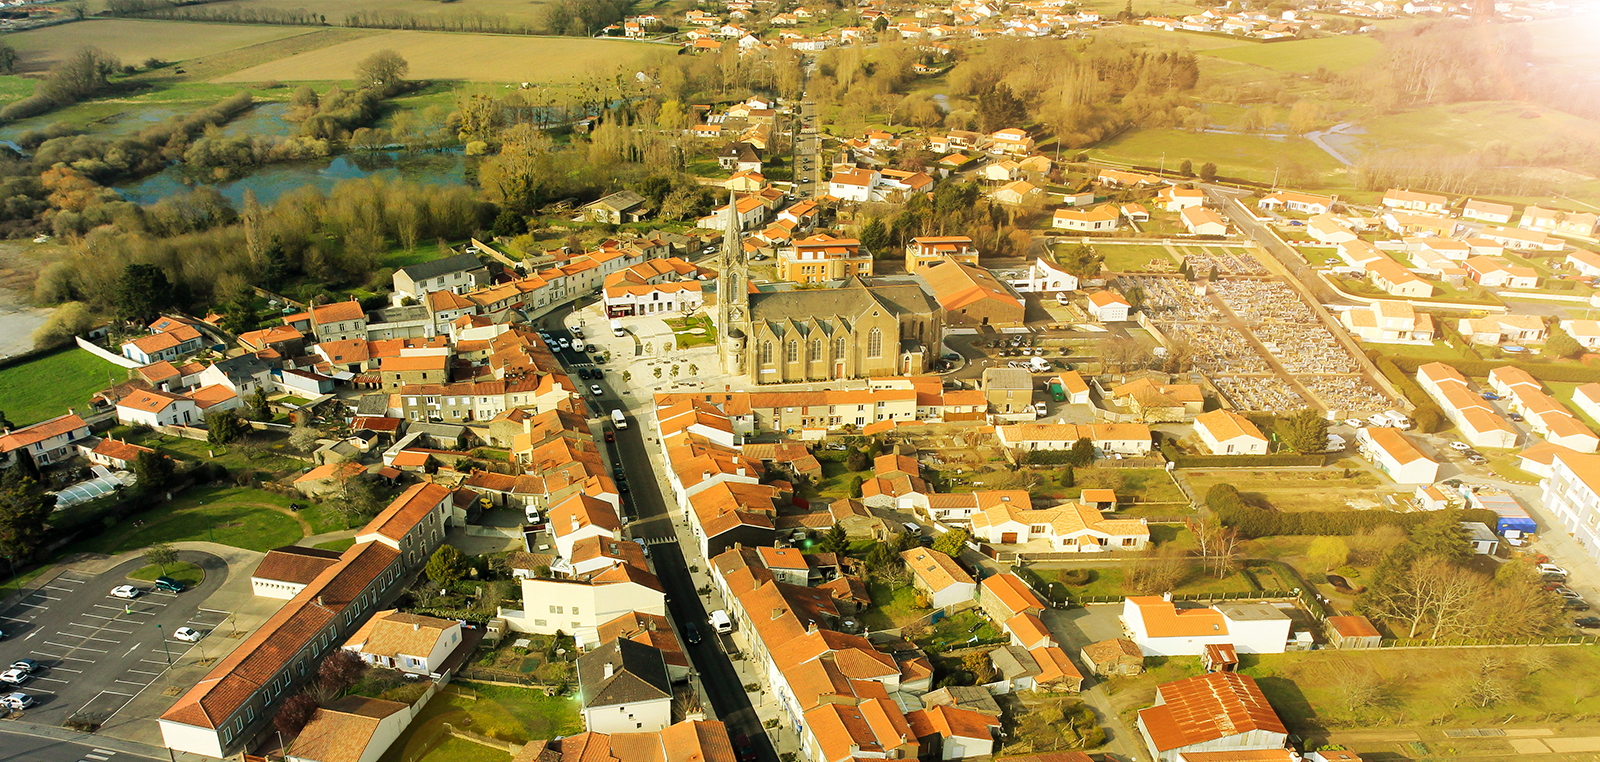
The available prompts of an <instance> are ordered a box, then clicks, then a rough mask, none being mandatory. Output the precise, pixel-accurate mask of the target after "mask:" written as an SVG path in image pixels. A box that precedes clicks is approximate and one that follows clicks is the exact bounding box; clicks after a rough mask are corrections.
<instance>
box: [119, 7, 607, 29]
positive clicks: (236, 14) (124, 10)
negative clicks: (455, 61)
mask: <svg viewBox="0 0 1600 762" xmlns="http://www.w3.org/2000/svg"><path fill="white" fill-rule="evenodd" d="M214 2H216V0H197V1H196V2H173V1H172V0H108V2H107V3H106V10H107V12H108V13H110V14H111V15H113V16H124V17H136V18H157V19H173V20H181V21H207V22H217V23H229V24H274V25H287V26H328V25H329V24H328V15H327V14H326V13H322V12H319V11H316V10H309V9H305V8H293V9H279V8H258V7H251V6H248V5H236V4H216V5H213V4H212V3H214ZM632 5H633V3H632V2H631V0H561V1H560V2H554V3H550V4H548V5H546V6H545V8H544V10H543V12H542V13H541V14H540V15H539V17H538V18H537V20H535V21H531V22H530V21H524V20H521V19H514V18H511V16H509V15H507V14H504V13H488V12H484V11H481V10H478V9H475V8H474V9H455V10H451V11H449V12H444V13H412V12H410V11H402V10H392V9H362V10H354V11H350V12H348V13H345V14H344V15H343V16H342V17H336V23H337V24H338V25H339V26H345V27H352V28H365V29H404V30H415V31H428V32H471V33H477V34H522V35H533V34H548V35H565V36H571V37H593V36H594V35H596V34H599V33H600V30H602V29H604V28H605V27H607V26H610V25H611V24H615V23H617V22H619V21H621V20H622V18H623V16H624V15H626V14H627V12H628V9H629V8H630V7H632Z"/></svg>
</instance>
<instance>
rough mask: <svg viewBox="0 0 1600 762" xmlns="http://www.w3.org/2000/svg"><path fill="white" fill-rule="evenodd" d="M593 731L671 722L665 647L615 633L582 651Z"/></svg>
mask: <svg viewBox="0 0 1600 762" xmlns="http://www.w3.org/2000/svg"><path fill="white" fill-rule="evenodd" d="M578 687H579V695H580V696H582V697H583V724H584V727H586V728H588V730H589V732H590V733H653V732H655V731H658V730H662V729H664V728H666V727H667V726H668V725H671V724H672V681H671V678H669V677H668V675H667V665H666V660H665V659H664V658H663V657H662V654H661V651H660V650H658V649H656V648H655V647H653V646H648V645H645V644H643V643H639V642H637V641H633V640H628V639H626V638H617V639H616V640H612V641H610V642H607V643H603V644H601V645H600V646H599V647H597V648H593V649H590V650H589V651H587V652H586V653H584V654H583V655H582V656H580V657H578Z"/></svg>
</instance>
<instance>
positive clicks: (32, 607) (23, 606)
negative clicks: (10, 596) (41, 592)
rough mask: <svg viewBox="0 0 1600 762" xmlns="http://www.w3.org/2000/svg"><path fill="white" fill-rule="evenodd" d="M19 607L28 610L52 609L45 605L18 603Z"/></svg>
mask: <svg viewBox="0 0 1600 762" xmlns="http://www.w3.org/2000/svg"><path fill="white" fill-rule="evenodd" d="M17 605H18V606H20V607H22V608H26V609H48V608H50V607H49V606H45V605H42V604H38V603H18V604H17Z"/></svg>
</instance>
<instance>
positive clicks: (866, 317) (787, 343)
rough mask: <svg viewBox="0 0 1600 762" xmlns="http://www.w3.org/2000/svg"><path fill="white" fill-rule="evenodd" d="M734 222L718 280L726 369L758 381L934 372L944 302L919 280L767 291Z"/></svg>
mask: <svg viewBox="0 0 1600 762" xmlns="http://www.w3.org/2000/svg"><path fill="white" fill-rule="evenodd" d="M748 267H749V266H748V262H747V261H746V259H745V251H744V242H743V241H742V240H741V236H740V234H739V230H738V227H737V226H736V225H732V224H730V225H729V226H728V230H727V232H726V233H725V234H724V235H723V239H722V255H721V261H720V262H719V268H718V269H720V270H721V275H720V276H719V278H718V282H717V315H718V333H719V336H720V341H721V352H720V355H721V362H722V371H723V372H724V373H727V374H729V375H745V376H749V377H750V379H751V380H752V381H755V382H756V383H758V384H783V383H797V382H805V381H827V380H831V379H842V378H870V377H874V376H908V375H915V374H919V373H927V372H928V371H929V370H930V369H931V367H932V365H933V362H934V361H935V360H937V359H939V353H940V347H941V346H942V344H943V342H944V310H943V309H942V308H941V307H940V306H939V303H938V301H936V300H935V299H934V298H933V296H932V295H930V294H929V293H928V292H926V291H924V290H923V289H922V287H921V286H920V285H917V284H916V283H906V284H895V285H888V286H872V285H868V284H867V283H866V282H864V281H862V280H861V279H860V278H856V277H851V278H849V279H847V280H845V282H844V284H843V285H842V286H841V287H839V288H829V289H794V290H790V291H772V292H764V291H758V290H756V289H754V288H753V287H752V286H751V284H750V277H749V269H748Z"/></svg>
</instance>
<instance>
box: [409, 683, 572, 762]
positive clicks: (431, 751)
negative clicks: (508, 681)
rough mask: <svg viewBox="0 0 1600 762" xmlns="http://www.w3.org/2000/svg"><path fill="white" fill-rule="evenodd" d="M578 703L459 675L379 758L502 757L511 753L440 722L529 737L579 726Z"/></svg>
mask: <svg viewBox="0 0 1600 762" xmlns="http://www.w3.org/2000/svg"><path fill="white" fill-rule="evenodd" d="M463 694H465V695H463ZM578 709H579V704H578V702H577V701H576V700H575V699H574V698H566V697H561V696H546V695H544V692H543V691H539V690H533V689H527V688H512V687H504V686H497V685H483V684H481V683H472V682H467V681H462V680H458V681H456V682H454V683H452V684H451V685H450V687H449V688H447V689H446V690H445V691H444V692H442V693H440V694H439V695H437V696H434V697H433V699H432V700H430V701H429V702H428V705H427V706H425V707H423V709H422V712H421V713H420V714H418V715H417V718H416V719H415V720H413V721H412V723H411V725H410V727H407V728H406V730H405V732H404V733H401V734H400V737H399V738H398V739H396V740H395V742H394V743H393V744H392V745H390V746H389V751H388V752H386V753H385V754H384V755H383V757H382V762H477V761H478V760H483V761H484V762H490V761H493V762H505V761H506V760H509V759H510V758H511V755H510V754H509V753H506V752H502V751H497V750H495V749H491V748H489V747H486V746H483V745H480V744H476V743H472V742H469V741H463V740H461V739H457V738H454V737H452V736H450V735H448V734H447V731H446V729H445V727H444V724H445V723H450V724H451V725H453V726H455V727H458V728H463V729H471V730H472V731H473V732H476V733H481V734H483V735H487V736H490V737H492V738H498V739H502V740H506V741H511V742H515V743H527V742H528V741H531V740H536V739H544V738H559V737H563V736H569V735H573V734H575V733H580V732H582V731H583V720H582V719H581V718H580V717H579V714H578Z"/></svg>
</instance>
